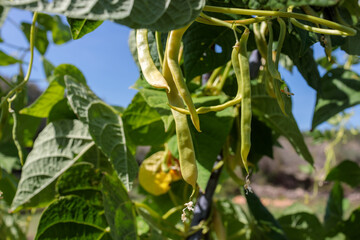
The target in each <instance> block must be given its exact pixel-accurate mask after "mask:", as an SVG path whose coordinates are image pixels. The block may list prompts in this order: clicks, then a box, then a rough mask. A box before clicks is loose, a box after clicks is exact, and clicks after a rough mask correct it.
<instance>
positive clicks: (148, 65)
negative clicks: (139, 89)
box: [136, 29, 170, 92]
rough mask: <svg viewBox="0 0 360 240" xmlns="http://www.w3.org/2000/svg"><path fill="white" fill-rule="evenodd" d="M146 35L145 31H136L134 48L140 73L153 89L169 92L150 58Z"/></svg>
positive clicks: (146, 31) (167, 86)
mask: <svg viewBox="0 0 360 240" xmlns="http://www.w3.org/2000/svg"><path fill="white" fill-rule="evenodd" d="M147 34H148V30H147V29H138V30H136V47H137V52H138V59H139V63H140V67H141V71H142V73H143V74H144V77H145V80H146V81H147V82H148V83H149V84H150V85H151V86H153V87H155V88H164V89H166V90H167V91H168V92H169V91H170V88H169V85H168V84H167V82H166V80H165V78H164V77H163V75H162V74H161V73H160V72H159V70H158V69H157V67H156V66H155V64H154V62H153V60H152V58H151V55H150V50H149V43H148V36H147Z"/></svg>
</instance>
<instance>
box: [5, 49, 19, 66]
mask: <svg viewBox="0 0 360 240" xmlns="http://www.w3.org/2000/svg"><path fill="white" fill-rule="evenodd" d="M18 62H20V60H18V59H16V58H13V57H11V56H9V55H7V54H6V53H4V52H3V51H1V50H0V66H8V65H12V64H15V63H18Z"/></svg>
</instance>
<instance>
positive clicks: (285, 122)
mask: <svg viewBox="0 0 360 240" xmlns="http://www.w3.org/2000/svg"><path fill="white" fill-rule="evenodd" d="M251 91H252V96H251V98H252V99H251V101H252V102H251V104H252V105H251V107H252V110H253V113H254V114H255V115H256V116H257V117H258V118H259V120H260V121H263V122H264V123H265V124H266V125H268V126H269V127H270V128H271V129H273V130H274V131H275V132H276V133H278V134H280V135H283V136H284V137H286V138H287V139H288V140H289V142H290V143H291V145H292V146H293V147H294V149H295V151H296V152H297V153H298V154H299V155H300V156H301V157H303V158H304V159H305V160H306V161H307V162H308V163H310V164H313V163H314V160H313V158H312V156H311V154H310V152H309V149H308V147H307V146H306V144H305V141H304V138H303V135H302V134H301V132H300V130H299V127H298V125H297V123H296V121H295V119H294V116H293V115H292V113H291V101H290V98H288V99H284V100H285V104H286V105H285V107H286V112H287V114H288V115H287V116H285V115H284V114H283V113H282V112H281V110H280V108H279V105H278V103H277V101H276V99H275V98H272V97H270V96H269V95H267V94H266V93H265V90H264V89H263V86H262V85H260V84H257V85H255V86H253V87H252V90H251Z"/></svg>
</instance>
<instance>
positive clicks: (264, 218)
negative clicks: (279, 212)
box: [245, 193, 287, 240]
mask: <svg viewBox="0 0 360 240" xmlns="http://www.w3.org/2000/svg"><path fill="white" fill-rule="evenodd" d="M245 197H246V201H247V205H248V207H249V210H250V212H251V214H252V215H253V217H254V218H255V220H256V221H257V224H258V226H260V227H261V229H262V231H261V233H255V234H256V235H259V234H260V236H262V238H260V239H264V237H265V236H266V237H267V238H269V239H278V240H280V239H284V240H285V239H287V237H286V236H285V234H284V231H283V229H282V228H281V226H280V224H279V223H278V222H277V221H276V219H275V218H274V217H273V215H271V213H270V212H269V210H267V209H266V207H264V205H262V203H261V201H260V199H259V198H258V197H257V196H256V195H255V194H254V193H249V194H245Z"/></svg>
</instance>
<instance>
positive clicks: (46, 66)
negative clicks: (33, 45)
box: [41, 56, 55, 81]
mask: <svg viewBox="0 0 360 240" xmlns="http://www.w3.org/2000/svg"><path fill="white" fill-rule="evenodd" d="M41 61H42V63H43V68H44V73H45V76H46V80H48V81H49V77H50V76H51V75H52V73H53V71H54V69H55V66H54V65H53V64H52V63H51V62H50V61H49V60H47V59H46V58H45V57H44V56H41Z"/></svg>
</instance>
